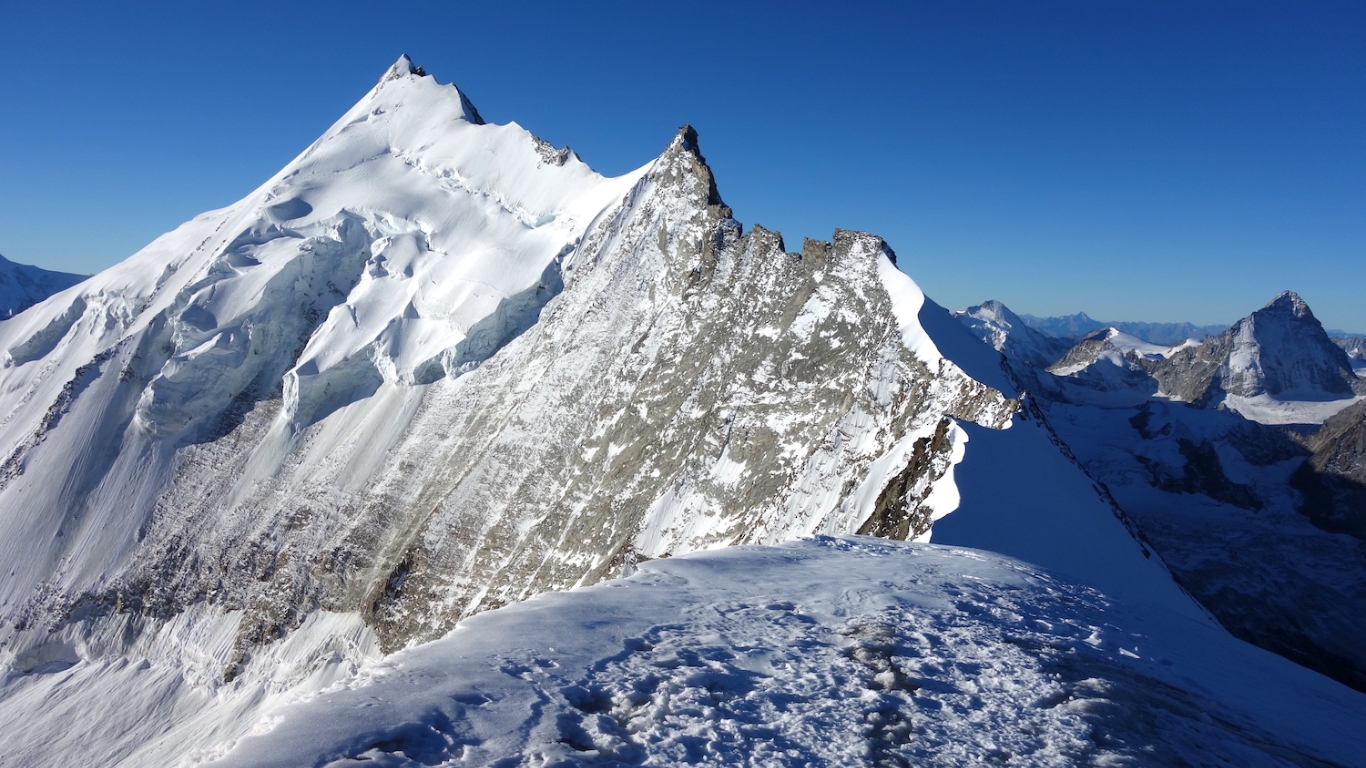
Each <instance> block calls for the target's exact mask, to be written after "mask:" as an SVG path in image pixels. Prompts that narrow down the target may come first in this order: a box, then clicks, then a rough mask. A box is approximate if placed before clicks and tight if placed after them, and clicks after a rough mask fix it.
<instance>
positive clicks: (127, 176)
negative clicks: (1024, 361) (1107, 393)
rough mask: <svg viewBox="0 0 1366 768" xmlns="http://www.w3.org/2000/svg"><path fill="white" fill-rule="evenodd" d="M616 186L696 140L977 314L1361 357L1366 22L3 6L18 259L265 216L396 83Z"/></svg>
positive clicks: (823, 233)
mask: <svg viewBox="0 0 1366 768" xmlns="http://www.w3.org/2000/svg"><path fill="white" fill-rule="evenodd" d="M404 52H406V53H408V54H410V55H411V56H412V57H413V59H414V60H415V61H416V62H417V63H419V64H422V65H424V66H425V67H426V68H427V70H428V71H429V72H431V73H433V74H435V75H436V77H437V79H439V80H441V81H443V82H446V81H454V82H456V83H457V84H458V85H459V86H460V87H461V89H462V90H464V91H465V92H466V93H467V94H468V95H469V96H470V98H471V100H473V101H474V103H475V104H476V105H477V106H478V107H479V109H480V111H481V112H482V113H483V115H484V116H485V117H486V118H487V119H489V120H491V121H494V122H507V121H511V120H515V121H517V122H518V123H520V124H521V125H523V126H525V127H527V128H528V129H530V130H531V131H532V132H533V133H536V134H538V135H540V136H542V137H543V138H546V139H547V140H549V141H552V142H554V143H556V144H569V145H570V146H572V147H574V148H575V149H576V150H577V151H578V152H579V154H580V155H581V156H582V157H583V158H584V160H585V161H587V162H588V163H589V164H590V165H592V166H594V167H595V168H597V169H598V170H600V171H602V172H604V173H608V174H616V173H621V172H624V171H626V170H628V169H631V168H634V167H636V166H639V165H642V164H644V163H646V162H648V161H649V160H650V159H651V158H653V157H654V156H655V155H656V154H658V153H659V151H660V150H661V149H662V148H663V147H664V145H665V144H666V143H667V142H668V140H669V139H670V138H671V137H672V135H673V133H674V130H675V128H676V127H677V126H678V125H680V124H682V123H685V122H687V123H692V124H693V125H694V126H696V127H697V129H698V131H699V132H700V133H701V140H702V148H703V151H704V152H705V153H706V155H707V158H708V160H709V161H710V162H711V164H712V166H713V168H714V169H715V171H716V173H717V177H718V181H719V183H720V187H721V193H722V196H723V197H725V198H726V201H727V202H728V203H730V204H731V205H732V206H733V207H734V209H735V211H736V216H737V217H738V218H739V219H740V220H741V221H743V222H745V224H746V225H749V224H753V223H756V222H757V223H761V224H763V225H764V226H767V227H770V228H774V229H779V230H781V231H782V232H783V234H784V236H785V237H786V239H787V241H788V244H789V246H790V247H797V246H799V245H800V242H801V238H802V237H803V236H810V237H822V238H828V237H829V236H830V233H831V232H832V231H833V229H834V228H836V227H845V228H851V229H863V230H868V231H871V232H875V233H877V234H880V235H882V236H883V237H885V238H886V239H887V240H888V241H889V242H890V243H891V244H892V246H893V247H894V248H895V249H896V250H897V252H898V254H899V256H900V257H901V264H902V267H903V269H905V270H906V271H907V272H909V273H910V274H911V276H912V277H914V278H915V279H916V280H917V281H918V282H919V283H920V284H921V286H922V287H924V288H925V290H926V292H927V293H929V294H930V295H931V296H932V297H934V298H935V299H936V300H938V301H939V302H940V303H941V304H945V305H946V306H949V307H961V306H964V305H967V304H969V303H977V302H979V301H982V300H984V299H988V298H997V299H1001V300H1002V301H1005V302H1006V303H1007V304H1008V305H1010V306H1011V307H1012V308H1014V309H1016V310H1017V311H1021V312H1032V313H1034V314H1060V313H1070V312H1075V311H1078V310H1083V311H1085V312H1087V313H1089V314H1091V315H1092V316H1095V317H1099V318H1102V319H1121V320H1163V321H1174V320H1192V321H1195V322H1200V323H1215V322H1231V321H1232V320H1234V319H1236V318H1238V317H1240V316H1242V315H1245V314H1247V313H1248V312H1249V311H1251V310H1253V309H1256V308H1257V307H1259V306H1261V305H1262V304H1263V303H1265V302H1266V301H1268V300H1269V299H1271V298H1272V297H1273V296H1274V295H1275V294H1276V293H1278V292H1279V291H1281V290H1283V289H1286V288H1291V289H1294V290H1296V291H1298V292H1299V293H1301V295H1303V296H1304V297H1305V299H1306V300H1307V301H1308V302H1309V303H1310V305H1311V306H1312V307H1313V308H1314V310H1315V312H1316V314H1318V316H1319V317H1320V319H1322V320H1323V321H1324V323H1325V324H1326V325H1328V326H1330V327H1339V328H1345V329H1348V330H1355V331H1366V3H1363V2H1359V1H1357V0H1353V1H1350V2H1315V1H1314V0H1305V1H1304V2H1277V3H1264V2H1255V1H1250V0H1244V1H1240V2H1228V3H1217V2H1195V3H1190V2H1155V1H1153V0H1144V1H1143V2H1139V1H1138V0H1132V1H1129V2H1110V1H1107V0H1085V1H1082V2H986V1H973V0H963V1H962V2H936V3H919V4H916V3H886V4H879V3H863V4H856V3H852V4H851V3H820V4H807V3H739V2H730V3H706V2H689V3H662V2H620V3H596V4H592V5H591V6H590V4H587V3H513V2H501V3H481V4H478V5H475V4H466V3H447V2H420V3H407V4H398V3H360V2H346V1H344V0H334V1H333V2H327V3H311V4H310V3H278V4H277V3H256V2H242V1H238V2H231V3H226V2H191V3H187V2H175V3H139V4H128V6H127V7H125V6H124V5H122V4H111V3H87V4H83V3H63V4H46V3H18V2H12V3H6V4H4V6H3V8H2V9H0V66H3V75H4V76H3V77H0V105H3V107H0V253H3V254H4V255H5V256H7V257H9V258H11V259H13V260H16V261H21V262H28V263H36V264H39V265H41V266H45V267H49V268H54V269H63V270H68V271H96V270H99V269H102V268H104V267H106V266H108V265H110V264H113V263H115V262H116V261H118V260H120V259H122V258H124V257H125V256H128V255H129V254H131V253H133V252H134V251H136V250H137V249H138V248H140V247H141V246H143V245H145V244H146V243H147V242H148V241H150V240H151V239H152V238H153V237H155V236H156V235H158V234H160V233H161V232H163V231H165V230H168V229H170V228H172V227H174V226H176V225H177V224H179V223H180V222H181V221H183V220H185V219H188V218H190V217H191V216H193V215H195V214H197V213H199V212H201V211H204V210H207V209H210V208H216V207H220V206H223V205H227V204H229V203H231V202H233V201H234V200H236V199H238V198H239V197H241V196H242V195H244V194H246V193H247V192H248V191H250V190H251V189H253V188H254V187H255V186H257V185H258V184H260V183H261V182H262V181H264V180H265V179H266V178H267V177H269V176H270V175H271V174H272V173H274V172H275V171H276V170H277V169H278V168H279V167H280V166H282V165H283V164H285V163H286V162H288V161H289V159H290V158H291V157H293V156H294V155H295V154H297V153H298V152H299V151H300V150H301V149H303V148H304V147H305V146H306V145H307V144H308V143H309V142H310V141H312V140H313V139H314V138H316V136H317V135H318V134H319V133H321V132H322V131H323V130H324V129H325V128H326V127H327V126H328V125H329V124H331V122H332V121H333V120H335V119H336V118H337V117H338V116H340V115H341V113H342V112H344V111H345V110H346V109H347V108H348V107H349V106H350V105H351V104H352V103H354V102H355V101H356V100H357V99H359V98H360V97H361V96H362V95H363V94H364V93H365V92H366V91H367V90H368V89H369V88H370V87H371V86H372V85H373V84H374V82H375V80H376V79H377V78H378V77H379V76H380V74H381V73H383V71H384V69H385V68H386V67H388V66H389V64H391V63H392V62H393V60H394V59H396V58H397V57H398V55H399V54H400V53H404Z"/></svg>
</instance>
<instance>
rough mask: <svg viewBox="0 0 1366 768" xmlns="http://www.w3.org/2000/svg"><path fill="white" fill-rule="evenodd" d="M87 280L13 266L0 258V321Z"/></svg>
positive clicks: (80, 276) (44, 270) (18, 265)
mask: <svg viewBox="0 0 1366 768" xmlns="http://www.w3.org/2000/svg"><path fill="white" fill-rule="evenodd" d="M87 277H89V276H88V275H73V274H69V273H66V272H53V271H52V270H48V269H42V268H41V267H33V266H29V265H27V264H15V263H14V262H12V261H10V260H9V259H7V258H5V257H4V256H0V320H4V319H6V318H9V317H13V316H14V315H17V314H19V313H20V312H23V311H24V310H26V309H28V308H29V307H31V306H33V305H34V304H37V303H38V302H40V301H42V300H43V299H46V298H47V297H49V296H51V295H52V294H54V293H58V292H60V291H64V290H66V289H67V288H70V287H71V286H73V285H75V284H77V283H79V282H81V281H82V280H84V279H86V278H87Z"/></svg>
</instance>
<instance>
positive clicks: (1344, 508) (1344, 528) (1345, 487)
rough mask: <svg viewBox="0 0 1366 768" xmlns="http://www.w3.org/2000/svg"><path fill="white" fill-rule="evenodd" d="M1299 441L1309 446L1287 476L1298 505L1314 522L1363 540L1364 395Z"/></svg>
mask: <svg viewBox="0 0 1366 768" xmlns="http://www.w3.org/2000/svg"><path fill="white" fill-rule="evenodd" d="M1301 441H1302V442H1303V443H1304V444H1305V446H1306V447H1307V448H1308V449H1309V450H1310V451H1311V452H1312V453H1311V455H1310V457H1309V459H1308V461H1306V462H1305V463H1304V464H1302V465H1300V467H1299V469H1297V470H1296V471H1295V474H1294V475H1292V476H1291V478H1290V482H1291V484H1292V485H1294V486H1295V488H1296V490H1298V491H1299V492H1300V493H1301V494H1303V496H1304V502H1303V504H1302V505H1301V510H1302V511H1303V512H1304V513H1305V514H1306V515H1308V516H1309V519H1310V520H1313V521H1314V524H1315V525H1317V526H1319V527H1320V528H1323V529H1325V530H1329V531H1334V532H1339V533H1346V534H1350V535H1352V536H1355V537H1357V538H1358V539H1361V540H1363V541H1366V400H1363V401H1361V402H1358V403H1357V404H1356V405H1353V406H1350V407H1348V408H1345V409H1343V410H1342V411H1340V412H1338V413H1337V414H1335V415H1333V416H1332V417H1330V418H1329V419H1328V420H1327V421H1325V422H1324V423H1323V428H1322V429H1320V430H1318V431H1317V432H1314V433H1313V434H1311V435H1308V436H1306V437H1303V438H1301Z"/></svg>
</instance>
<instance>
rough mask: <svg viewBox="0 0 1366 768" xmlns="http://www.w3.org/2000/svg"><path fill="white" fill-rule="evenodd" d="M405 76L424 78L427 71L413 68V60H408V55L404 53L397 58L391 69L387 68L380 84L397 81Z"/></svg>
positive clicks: (416, 67)
mask: <svg viewBox="0 0 1366 768" xmlns="http://www.w3.org/2000/svg"><path fill="white" fill-rule="evenodd" d="M406 75H417V76H418V77H426V76H427V70H425V69H423V68H422V67H418V66H414V65H413V60H412V59H410V58H408V54H406V53H405V54H402V55H401V56H399V57H398V61H396V62H394V65H393V66H392V67H389V69H388V71H386V72H385V73H384V77H381V78H380V82H381V83H383V82H386V81H388V80H397V79H399V78H400V77H404V76H406Z"/></svg>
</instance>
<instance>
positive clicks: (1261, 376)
mask: <svg viewBox="0 0 1366 768" xmlns="http://www.w3.org/2000/svg"><path fill="white" fill-rule="evenodd" d="M1150 370H1151V372H1152V373H1153V375H1154V377H1155V378H1156V379H1157V380H1158V381H1159V382H1160V383H1161V385H1162V391H1163V392H1164V393H1166V394H1168V395H1170V396H1172V397H1174V398H1176V399H1178V400H1185V401H1188V402H1197V403H1202V404H1207V405H1215V404H1219V403H1227V405H1228V406H1229V407H1234V408H1237V407H1241V404H1245V401H1246V400H1247V399H1248V398H1261V399H1268V400H1272V401H1278V402H1289V401H1320V402H1321V401H1334V400H1345V399H1349V398H1351V397H1352V396H1353V395H1354V394H1362V393H1364V392H1363V389H1366V387H1363V384H1362V383H1361V382H1360V381H1359V380H1358V379H1357V376H1356V375H1355V373H1354V372H1353V370H1352V361H1351V360H1350V358H1348V356H1347V353H1346V352H1345V351H1344V350H1343V349H1342V348H1341V347H1340V346H1338V345H1336V344H1334V343H1333V340H1332V339H1330V338H1329V337H1328V334H1327V333H1326V332H1325V331H1324V329H1323V326H1322V325H1321V324H1319V321H1318V320H1317V319H1316V318H1315V317H1314V313H1313V312H1312V311H1311V310H1310V309H1309V305H1308V304H1306V303H1305V301H1304V300H1303V299H1301V298H1300V297H1299V296H1298V295H1297V294H1295V293H1293V292H1291V291H1286V292H1284V293H1282V294H1280V295H1279V296H1277V297H1276V298H1274V299H1272V300H1271V301H1270V302H1269V303H1268V304H1267V305H1266V306H1264V307H1262V308H1261V309H1259V310H1257V311H1256V312H1253V313H1252V314H1251V315H1249V316H1247V317H1245V318H1243V319H1242V320H1239V321H1238V322H1237V323H1234V324H1233V326H1232V327H1231V328H1229V329H1228V330H1227V331H1224V332H1223V333H1222V334H1220V335H1219V336H1217V337H1214V338H1213V339H1211V340H1210V341H1209V342H1208V343H1206V344H1204V345H1202V346H1200V347H1194V348H1188V349H1183V350H1180V351H1178V352H1176V353H1175V354H1173V355H1172V356H1171V357H1170V358H1169V359H1168V360H1166V361H1163V362H1161V363H1154V364H1152V365H1151V366H1150ZM1230 398H1232V399H1230Z"/></svg>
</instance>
